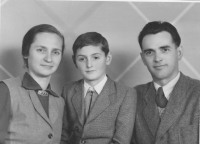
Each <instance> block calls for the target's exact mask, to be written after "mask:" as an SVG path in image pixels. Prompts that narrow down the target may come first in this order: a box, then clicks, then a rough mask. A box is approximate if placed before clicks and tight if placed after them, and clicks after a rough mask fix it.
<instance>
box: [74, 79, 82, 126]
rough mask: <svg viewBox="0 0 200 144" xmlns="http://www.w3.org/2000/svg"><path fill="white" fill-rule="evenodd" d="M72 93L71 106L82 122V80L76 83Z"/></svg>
mask: <svg viewBox="0 0 200 144" xmlns="http://www.w3.org/2000/svg"><path fill="white" fill-rule="evenodd" d="M74 90H75V91H74V95H73V96H72V103H73V106H74V108H75V110H76V112H77V114H78V118H79V121H80V122H81V123H82V124H83V122H84V105H83V101H84V99H83V80H82V81H81V82H80V83H78V84H77V86H76V87H75V89H74Z"/></svg>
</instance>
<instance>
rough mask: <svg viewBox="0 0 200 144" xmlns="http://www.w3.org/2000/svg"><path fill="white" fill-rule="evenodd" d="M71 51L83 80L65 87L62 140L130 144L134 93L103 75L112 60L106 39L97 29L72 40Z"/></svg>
mask: <svg viewBox="0 0 200 144" xmlns="http://www.w3.org/2000/svg"><path fill="white" fill-rule="evenodd" d="M73 54H74V55H73V61H74V64H75V66H76V67H77V68H78V69H79V71H80V73H81V75H82V76H83V79H82V80H79V81H76V82H73V83H70V84H67V85H65V86H64V89H63V93H62V96H63V97H64V99H65V102H66V108H65V113H64V115H65V116H64V120H63V122H64V124H63V133H62V142H63V143H70V144H79V143H88V144H111V143H112V144H129V143H130V138H131V133H132V130H133V124H134V118H135V107H136V93H135V91H134V90H133V89H130V88H128V87H126V86H123V85H121V84H119V83H117V82H114V81H113V80H111V79H110V77H109V76H108V75H106V67H107V65H109V64H110V63H111V60H112V55H111V53H110V52H109V47H108V42H107V40H106V39H105V38H104V37H103V36H102V35H101V34H99V33H96V32H88V33H85V34H82V35H80V36H79V37H78V38H77V39H76V41H75V42H74V45H73Z"/></svg>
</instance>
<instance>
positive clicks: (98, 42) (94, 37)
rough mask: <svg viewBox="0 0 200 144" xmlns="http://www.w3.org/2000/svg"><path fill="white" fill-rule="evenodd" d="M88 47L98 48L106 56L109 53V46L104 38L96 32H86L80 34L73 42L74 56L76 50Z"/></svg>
mask: <svg viewBox="0 0 200 144" xmlns="http://www.w3.org/2000/svg"><path fill="white" fill-rule="evenodd" d="M89 45H92V46H100V47H101V49H102V51H103V52H104V53H105V55H106V56H107V54H108V52H109V46H108V42H107V40H106V38H104V37H103V36H102V35H101V34H99V33H97V32H87V33H84V34H81V35H80V36H78V37H77V39H76V40H75V42H74V44H73V47H72V49H73V54H74V56H76V52H77V50H78V49H81V48H82V47H84V46H89Z"/></svg>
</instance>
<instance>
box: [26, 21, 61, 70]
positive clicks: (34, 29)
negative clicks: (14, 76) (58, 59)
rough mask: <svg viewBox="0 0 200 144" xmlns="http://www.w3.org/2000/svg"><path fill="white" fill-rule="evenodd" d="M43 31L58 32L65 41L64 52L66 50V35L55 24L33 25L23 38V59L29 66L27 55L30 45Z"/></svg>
mask: <svg viewBox="0 0 200 144" xmlns="http://www.w3.org/2000/svg"><path fill="white" fill-rule="evenodd" d="M43 32H47V33H53V34H57V35H58V36H59V37H60V38H61V39H62V41H63V44H62V53H63V51H64V48H65V39H64V36H63V35H62V34H61V33H60V32H59V31H58V30H57V29H56V28H55V27H54V26H52V25H49V24H40V25H36V26H34V27H32V28H31V29H30V30H29V31H28V32H27V33H26V34H25V36H24V38H23V42H22V56H23V59H24V64H25V66H26V67H27V68H28V61H27V59H26V58H25V57H27V56H28V55H29V50H30V46H31V44H32V43H33V42H34V40H35V36H36V35H37V34H38V33H43Z"/></svg>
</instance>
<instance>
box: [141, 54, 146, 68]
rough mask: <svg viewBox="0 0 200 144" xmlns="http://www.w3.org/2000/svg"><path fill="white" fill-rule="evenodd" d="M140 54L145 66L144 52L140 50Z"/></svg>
mask: <svg viewBox="0 0 200 144" xmlns="http://www.w3.org/2000/svg"><path fill="white" fill-rule="evenodd" d="M140 56H141V59H142V62H143V64H144V65H145V66H146V61H145V59H144V53H143V52H141V53H140Z"/></svg>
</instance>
